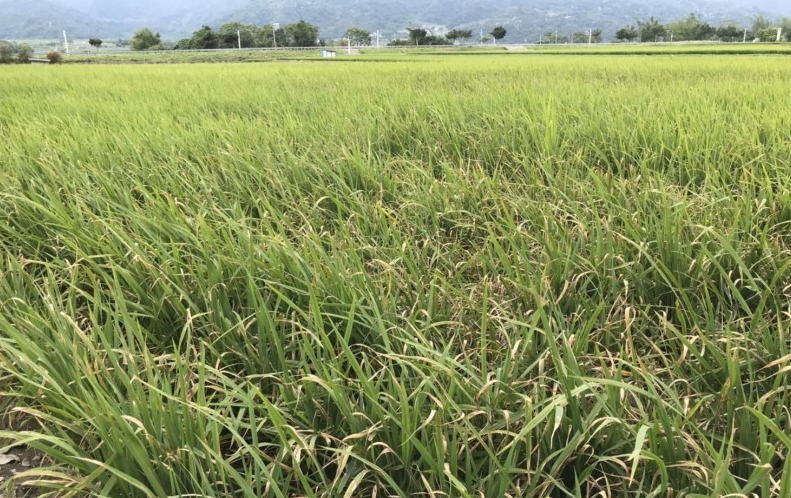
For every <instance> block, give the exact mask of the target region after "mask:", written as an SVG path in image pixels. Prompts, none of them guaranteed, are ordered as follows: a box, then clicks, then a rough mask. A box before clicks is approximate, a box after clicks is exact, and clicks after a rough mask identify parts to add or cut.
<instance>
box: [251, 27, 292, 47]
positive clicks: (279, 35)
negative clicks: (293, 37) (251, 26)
mask: <svg viewBox="0 0 791 498" xmlns="http://www.w3.org/2000/svg"><path fill="white" fill-rule="evenodd" d="M254 38H255V46H256V47H276V46H278V45H281V46H284V45H285V44H286V30H285V29H283V28H280V27H275V25H274V24H267V25H264V26H261V27H260V28H258V29H257V30H256V31H255V35H254Z"/></svg>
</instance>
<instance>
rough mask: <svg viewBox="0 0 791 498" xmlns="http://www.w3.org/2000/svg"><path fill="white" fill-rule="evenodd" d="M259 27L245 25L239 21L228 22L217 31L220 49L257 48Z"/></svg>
mask: <svg viewBox="0 0 791 498" xmlns="http://www.w3.org/2000/svg"><path fill="white" fill-rule="evenodd" d="M257 31H258V27H257V26H255V25H254V24H244V23H242V22H239V21H231V22H227V23H225V24H223V25H221V26H220V28H219V29H218V30H217V38H218V39H219V46H220V48H240V47H239V40H240V39H241V42H242V46H241V48H251V47H255V35H256V32H257Z"/></svg>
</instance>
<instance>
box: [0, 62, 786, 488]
mask: <svg viewBox="0 0 791 498" xmlns="http://www.w3.org/2000/svg"><path fill="white" fill-rule="evenodd" d="M788 62H789V59H788V58H787V57H784V56H760V57H757V56H748V55H745V56H740V57H730V58H729V57H722V56H719V57H715V56H695V57H661V56H660V57H628V58H627V57H613V56H601V57H572V56H563V57H561V56H551V55H549V56H544V57H534V58H531V57H524V56H516V57H503V56H484V55H480V56H474V57H461V56H452V57H438V56H434V57H426V58H422V59H421V58H417V59H416V60H411V61H409V62H408V63H405V62H396V61H393V62H386V61H380V62H368V63H354V64H351V63H345V62H343V61H338V62H336V63H332V64H322V63H310V62H304V63H282V62H281V63H270V64H257V65H253V64H245V65H235V64H224V65H219V64H215V65H201V64H193V65H169V66H152V65H141V66H125V65H109V66H80V65H65V66H58V67H22V66H14V67H8V68H4V69H3V70H2V71H0V251H1V259H0V428H2V430H0V453H14V452H18V451H22V450H23V449H29V450H32V451H35V452H37V453H38V454H40V455H43V460H42V464H41V466H40V467H39V468H30V469H28V470H27V471H26V472H24V473H22V474H19V475H17V476H16V478H15V479H11V480H10V481H6V482H5V483H2V484H0V486H3V488H0V489H5V490H6V492H10V491H9V489H10V488H14V487H15V489H17V490H18V491H20V492H21V491H24V490H25V489H28V488H30V489H32V490H34V491H35V492H36V493H43V494H44V495H48V496H53V497H54V496H92V497H93V496H96V497H129V498H137V497H141V498H143V497H145V498H152V497H176V496H179V497H181V496H208V497H249V498H253V497H277V498H285V497H311V498H313V497H342V498H352V497H369V496H370V497H402V498H406V497H411V496H424V497H429V498H435V497H437V498H438V497H470V498H471V497H487V498H488V497H569V498H576V497H593V496H601V497H619V498H626V497H688V498H702V497H719V496H733V497H736V496H746V497H758V498H788V497H789V496H791V457H790V456H791V392H789V391H790V390H791V388H790V387H789V386H791V335H790V334H791V314H789V313H791V301H790V300H789V298H790V297H791V271H790V269H791V237H789V233H791V231H790V228H791V227H790V226H789V223H790V222H791V92H789V91H788V84H789V81H791V65H789V63H788ZM6 488H8V489H6ZM0 494H2V491H0Z"/></svg>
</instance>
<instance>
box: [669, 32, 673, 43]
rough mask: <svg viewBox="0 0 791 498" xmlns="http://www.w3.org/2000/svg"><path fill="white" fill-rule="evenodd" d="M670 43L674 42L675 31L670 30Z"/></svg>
mask: <svg viewBox="0 0 791 498" xmlns="http://www.w3.org/2000/svg"><path fill="white" fill-rule="evenodd" d="M670 43H673V32H672V31H671V32H670Z"/></svg>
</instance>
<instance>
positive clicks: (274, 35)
mask: <svg viewBox="0 0 791 498" xmlns="http://www.w3.org/2000/svg"><path fill="white" fill-rule="evenodd" d="M279 27H280V23H276V22H274V23H272V43H273V45H274V46H275V48H277V28H279Z"/></svg>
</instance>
